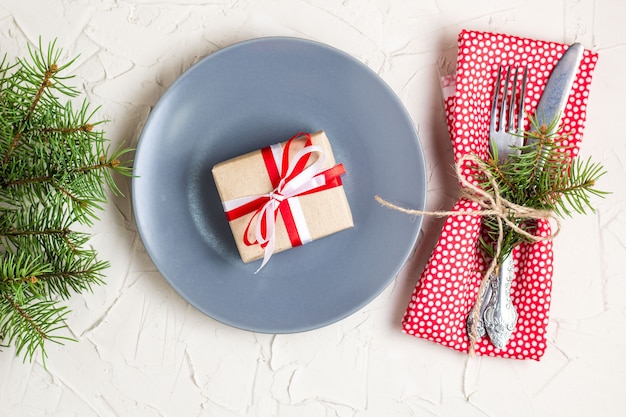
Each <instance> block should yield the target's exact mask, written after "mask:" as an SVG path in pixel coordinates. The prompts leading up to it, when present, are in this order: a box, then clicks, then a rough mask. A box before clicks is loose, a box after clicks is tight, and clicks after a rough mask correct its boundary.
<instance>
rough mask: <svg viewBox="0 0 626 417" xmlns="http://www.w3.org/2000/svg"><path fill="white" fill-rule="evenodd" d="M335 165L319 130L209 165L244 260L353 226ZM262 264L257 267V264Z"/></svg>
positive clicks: (340, 168) (340, 170)
mask: <svg viewBox="0 0 626 417" xmlns="http://www.w3.org/2000/svg"><path fill="white" fill-rule="evenodd" d="M344 173H345V169H344V167H343V165H342V164H337V163H336V162H335V158H334V156H333V152H332V148H331V145H330V142H329V141H328V138H327V137H326V134H325V133H324V132H323V131H319V132H315V133H311V134H308V133H307V134H298V135H296V136H294V137H293V138H291V139H289V140H288V141H286V142H283V143H278V144H275V145H272V146H268V147H266V148H263V149H260V150H257V151H253V152H250V153H247V154H245V155H241V156H238V157H235V158H233V159H229V160H227V161H224V162H221V163H219V164H217V165H215V166H214V167H213V178H214V180H215V184H216V186H217V190H218V193H219V195H220V198H221V200H222V205H223V207H224V211H225V213H226V217H227V218H228V221H229V223H230V227H231V229H232V232H233V236H234V238H235V243H236V244H237V249H238V250H239V254H240V256H241V259H242V260H243V262H246V263H247V262H251V261H254V260H257V259H260V258H263V264H262V265H261V267H263V266H264V265H265V264H266V263H267V261H268V260H269V258H270V257H271V255H272V254H273V253H277V252H281V251H284V250H286V249H289V248H292V247H295V246H300V245H303V244H305V243H308V242H311V241H313V240H315V239H319V238H321V237H324V236H328V235H330V234H333V233H336V232H339V231H341V230H345V229H348V228H350V227H353V220H352V213H351V211H350V206H349V204H348V199H347V198H346V194H345V191H344V189H343V185H342V182H341V175H342V174H344ZM259 269H260V268H259Z"/></svg>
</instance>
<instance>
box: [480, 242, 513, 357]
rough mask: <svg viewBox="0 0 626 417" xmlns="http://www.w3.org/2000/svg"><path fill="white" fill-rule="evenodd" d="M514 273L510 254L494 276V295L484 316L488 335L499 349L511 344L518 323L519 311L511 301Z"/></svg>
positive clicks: (492, 283)
mask: <svg viewBox="0 0 626 417" xmlns="http://www.w3.org/2000/svg"><path fill="white" fill-rule="evenodd" d="M514 272H515V270H514V265H513V256H512V254H511V253H509V254H508V255H506V256H505V257H504V259H502V263H501V264H500V265H499V267H498V273H497V274H496V275H492V278H491V285H492V294H491V298H490V299H489V301H488V303H487V307H486V308H485V311H484V313H483V315H482V319H483V322H484V326H485V330H486V332H487V335H488V336H489V339H491V343H493V345H494V346H495V347H496V348H498V349H503V348H504V347H506V345H507V344H508V343H509V339H510V338H511V335H512V334H513V331H514V330H515V324H516V323H517V311H516V310H515V307H514V306H513V302H512V300H511V285H512V283H513V276H514Z"/></svg>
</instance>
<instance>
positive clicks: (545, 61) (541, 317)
mask: <svg viewBox="0 0 626 417" xmlns="http://www.w3.org/2000/svg"><path fill="white" fill-rule="evenodd" d="M566 49H567V46H566V45H562V44H559V43H553V42H545V41H538V40H533V39H527V38H520V37H516V36H508V35H502V34H494V33H487V32H475V31H463V32H461V33H460V34H459V52H458V58H457V76H456V90H455V92H454V94H453V95H452V96H450V97H447V98H446V100H445V101H446V111H447V116H448V120H447V122H448V129H449V131H450V136H451V138H452V142H453V145H454V157H455V160H457V161H458V160H459V158H460V157H462V156H463V155H466V154H468V153H474V154H476V155H478V156H480V157H485V156H486V155H487V149H488V125H489V117H490V102H491V97H492V94H493V91H492V90H493V86H494V83H495V78H496V73H497V70H498V66H499V65H500V64H502V65H503V66H509V65H528V67H529V78H528V85H527V97H526V102H525V110H526V111H527V112H529V113H532V112H533V110H534V109H535V108H536V106H537V104H538V102H539V98H540V97H541V93H542V92H543V89H544V87H545V84H546V82H547V79H548V77H549V76H550V73H551V71H552V68H553V67H554V66H555V65H556V63H557V61H558V60H559V58H560V57H561V55H562V54H563V52H564V51H565V50H566ZM597 58H598V57H597V54H596V53H594V52H591V51H587V50H586V51H585V52H584V55H583V61H582V63H581V65H580V68H579V71H578V74H577V78H576V81H575V82H574V86H573V88H572V92H571V94H570V97H569V99H568V103H567V107H566V110H565V113H564V115H563V118H562V122H561V123H562V126H563V129H564V131H565V132H571V135H570V136H569V138H568V141H569V142H568V144H569V145H572V147H573V148H572V153H573V154H576V153H577V152H578V145H579V143H580V141H581V139H582V132H583V127H584V123H585V117H586V106H587V98H588V93H589V85H590V82H591V77H592V73H593V70H594V68H595V64H596V62H597ZM464 173H465V174H466V175H467V174H468V172H467V171H464ZM478 209H479V207H478V206H477V204H476V203H473V202H470V201H467V200H463V199H462V200H459V201H458V202H457V203H456V205H455V206H454V207H453V208H452V210H454V211H457V210H478ZM480 226H481V218H480V217H478V216H471V215H466V216H462V215H457V216H450V217H448V218H447V220H446V222H445V224H444V226H443V230H442V232H441V237H440V239H439V241H438V242H437V245H436V247H435V249H434V250H433V253H432V254H431V257H430V259H429V262H428V264H427V266H426V268H425V269H424V271H423V273H422V275H421V277H420V280H419V282H418V284H417V286H416V288H415V290H414V291H413V294H412V296H411V301H410V303H409V306H408V308H407V310H406V313H405V316H404V320H403V323H402V324H403V331H404V332H405V333H408V334H411V335H414V336H417V337H421V338H424V339H428V340H432V341H434V342H437V343H440V344H442V345H444V346H448V347H450V348H453V349H456V350H458V351H462V352H467V351H468V349H469V340H468V335H467V330H466V318H467V314H468V312H469V310H470V309H471V308H472V306H473V304H474V302H475V300H476V295H477V293H478V286H479V284H480V281H481V279H482V274H483V271H485V270H486V267H487V266H486V263H485V261H484V260H483V258H482V254H481V251H480V249H479V246H478V244H477V240H478V235H479V233H480ZM537 234H538V235H541V236H548V235H549V234H550V225H549V223H548V222H547V221H546V222H543V221H542V222H539V225H538V228H537ZM513 256H514V261H515V280H514V281H513V285H512V288H511V297H512V299H513V304H514V305H515V307H516V309H517V311H518V314H519V318H518V321H517V326H516V330H515V332H514V334H513V336H512V338H511V340H510V341H509V344H508V345H507V346H506V347H505V348H504V349H496V348H495V347H494V346H493V345H492V344H491V343H490V342H489V340H488V338H487V337H483V338H482V339H480V340H479V341H478V342H477V344H476V346H475V349H476V353H477V354H478V355H489V356H500V357H506V358H516V359H535V360H539V359H540V358H541V356H542V355H543V353H544V351H545V349H546V326H547V324H548V316H549V309H550V296H551V294H550V292H551V287H552V273H553V270H552V259H553V254H552V242H551V241H544V242H538V243H533V244H523V245H520V246H519V247H518V248H516V249H515V250H514V252H513Z"/></svg>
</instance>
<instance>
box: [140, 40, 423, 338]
mask: <svg viewBox="0 0 626 417" xmlns="http://www.w3.org/2000/svg"><path fill="white" fill-rule="evenodd" d="M322 129H323V130H325V131H326V133H327V135H328V137H329V138H330V140H331V144H332V146H333V150H334V153H335V157H336V159H337V161H338V162H342V163H343V164H344V165H345V167H346V170H347V173H346V175H344V176H343V181H344V187H345V190H346V194H347V196H348V200H349V202H350V205H351V208H352V211H353V216H354V222H355V227H354V228H353V229H350V230H347V231H343V232H340V233H336V234H334V235H332V236H329V237H326V238H323V239H320V240H317V241H314V242H311V243H309V244H307V245H304V246H301V247H297V248H294V249H291V250H288V251H285V252H282V253H279V254H275V255H274V256H273V257H272V259H271V260H270V262H269V263H268V264H267V265H266V266H265V268H264V269H263V270H262V271H261V272H260V273H259V274H257V275H254V271H255V270H256V269H257V268H258V266H259V262H260V261H258V262H253V263H251V264H244V263H242V262H241V260H240V258H239V255H238V253H237V249H236V247H235V242H234V238H233V236H232V234H231V232H230V228H229V226H228V223H227V221H226V217H225V215H224V213H223V211H222V207H221V204H220V201H219V197H218V194H217V190H216V188H215V184H214V182H213V177H212V176H211V168H212V167H213V165H214V164H215V163H217V162H221V161H223V160H226V159H229V158H232V157H234V156H237V155H240V154H243V153H245V152H249V151H252V150H255V149H259V148H261V147H263V146H267V145H270V144H273V143H276V142H281V141H284V140H287V139H289V138H290V137H291V136H292V135H294V134H295V133H297V132H300V131H304V132H307V131H309V132H312V131H316V130H322ZM134 173H135V175H136V178H134V180H133V203H134V210H135V217H136V221H137V225H138V228H139V233H140V235H141V238H142V239H143V242H144V244H145V246H146V249H147V250H148V253H149V254H150V257H151V258H152V260H153V262H154V263H155V265H156V267H157V268H158V269H159V271H160V272H161V274H163V276H164V277H165V279H166V280H167V281H168V282H169V283H170V284H171V285H172V287H173V288H174V289H175V290H176V291H178V292H179V293H180V295H181V296H182V297H184V298H185V299H186V300H187V301H189V303H191V304H192V305H193V306H195V307H196V308H198V309H199V310H200V311H202V312H204V313H205V314H207V315H208V316H210V317H213V318H215V319H217V320H219V321H221V322H223V323H226V324H229V325H232V326H235V327H238V328H242V329H246V330H252V331H257V332H266V333H290V332H299V331H305V330H310V329H314V328H318V327H322V326H325V325H327V324H330V323H333V322H335V321H337V320H339V319H342V318H344V317H346V316H348V315H349V314H351V313H353V312H355V311H357V310H358V309H360V308H361V307H363V306H364V305H366V304H367V303H368V302H370V301H371V300H372V299H373V298H374V297H376V295H378V294H379V293H380V292H381V291H382V290H383V289H384V288H385V287H386V286H387V285H388V284H389V283H390V281H391V280H392V279H393V278H394V276H395V275H396V274H397V273H398V271H399V270H400V268H401V267H402V265H403V263H404V262H405V261H406V259H407V258H408V256H409V254H410V253H411V251H412V249H413V246H414V244H415V241H416V238H417V234H418V232H419V228H420V225H421V219H414V218H412V217H411V216H407V215H405V214H401V213H398V212H395V211H393V210H389V209H387V208H383V207H381V206H380V204H378V203H377V202H376V201H375V200H374V195H376V194H380V195H382V196H383V197H385V198H387V199H391V200H392V201H394V202H397V203H400V204H403V205H405V206H409V207H412V208H416V209H420V208H423V207H424V202H425V194H426V181H425V169H424V160H423V155H422V151H421V148H420V144H419V140H418V137H417V134H416V132H415V129H414V127H413V123H412V121H411V119H410V117H409V116H408V114H407V112H406V110H405V109H404V107H403V106H402V104H401V103H400V101H399V100H398V98H397V97H396V95H395V94H394V93H393V91H392V90H391V89H390V88H389V87H388V86H387V85H386V84H385V83H384V82H383V81H382V80H381V79H380V78H379V77H378V76H377V75H376V74H375V73H374V72H372V71H371V70H370V69H369V68H367V67H366V66H364V65H363V64H361V63H360V62H359V61H357V60H355V59H354V58H352V57H350V56H348V55H346V54H345V53H343V52H341V51H338V50H336V49H333V48H331V47H329V46H326V45H323V44H319V43H315V42H311V41H307V40H302V39H294V38H261V39H256V40H252V41H247V42H243V43H239V44H236V45H233V46H230V47H228V48H224V49H222V50H220V51H218V52H216V53H214V54H212V55H210V56H208V57H206V58H205V59H204V60H202V61H201V62H199V63H198V64H196V65H194V66H193V67H192V68H190V69H189V70H188V71H186V72H185V73H184V74H183V75H182V76H181V77H180V78H179V79H178V80H177V81H176V82H175V83H174V84H173V85H172V86H171V87H170V88H169V90H168V91H167V92H166V93H165V94H164V95H163V97H162V98H161V99H160V100H159V102H158V104H157V105H156V106H155V108H154V109H153V111H152V113H151V114H150V116H149V118H148V120H147V122H146V125H145V127H144V129H143V132H142V135H141V138H140V141H139V146H138V149H137V154H136V158H135V168H134Z"/></svg>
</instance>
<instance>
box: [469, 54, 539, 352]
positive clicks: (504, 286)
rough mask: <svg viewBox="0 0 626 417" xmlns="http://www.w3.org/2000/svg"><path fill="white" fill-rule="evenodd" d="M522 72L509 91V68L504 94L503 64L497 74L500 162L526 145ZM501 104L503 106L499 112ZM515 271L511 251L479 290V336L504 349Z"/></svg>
mask: <svg viewBox="0 0 626 417" xmlns="http://www.w3.org/2000/svg"><path fill="white" fill-rule="evenodd" d="M519 72H520V68H519V67H516V68H515V73H514V75H513V85H512V87H511V91H510V93H509V80H510V78H511V67H509V68H508V69H507V71H506V75H505V78H504V86H503V94H502V95H500V86H501V78H502V66H500V67H499V68H498V76H497V77H496V83H495V87H494V94H493V100H492V104H491V121H490V123H489V137H490V142H489V146H490V149H491V152H492V154H493V153H494V149H493V146H496V150H497V153H498V163H499V164H502V163H504V162H505V161H506V159H507V158H508V157H509V155H511V154H512V153H513V152H518V151H519V150H517V149H515V148H514V147H519V146H521V145H523V141H524V138H523V137H522V136H521V135H520V132H521V131H522V129H523V127H524V100H525V98H526V81H527V78H528V67H525V68H524V73H523V77H522V82H521V86H520V94H519V98H518V97H517V80H518V78H519ZM500 96H501V97H500ZM507 101H508V102H507ZM498 108H499V109H500V111H499V114H498ZM516 116H517V117H516ZM513 275H514V267H513V256H512V254H511V253H509V254H507V255H506V256H505V257H504V258H503V259H502V262H501V263H500V265H498V268H497V273H495V274H492V275H491V276H490V277H489V283H488V285H486V286H485V287H484V288H483V291H481V293H480V294H478V297H479V298H480V300H481V303H480V311H479V312H478V322H477V324H476V333H477V334H476V336H477V337H479V338H480V337H483V336H484V335H485V333H487V335H488V336H489V339H490V340H491V343H493V345H494V346H495V347H496V348H498V349H502V348H504V347H505V346H506V345H507V343H508V342H509V339H510V338H511V335H512V334H513V331H514V330H515V324H516V322H517V311H516V310H515V307H514V306H513V302H512V301H511V284H512V283H513ZM477 307H478V303H477V304H475V305H474V307H473V308H472V310H471V311H470V313H469V315H468V316H467V328H468V333H471V331H472V329H473V327H474V317H475V315H476V308H477Z"/></svg>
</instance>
